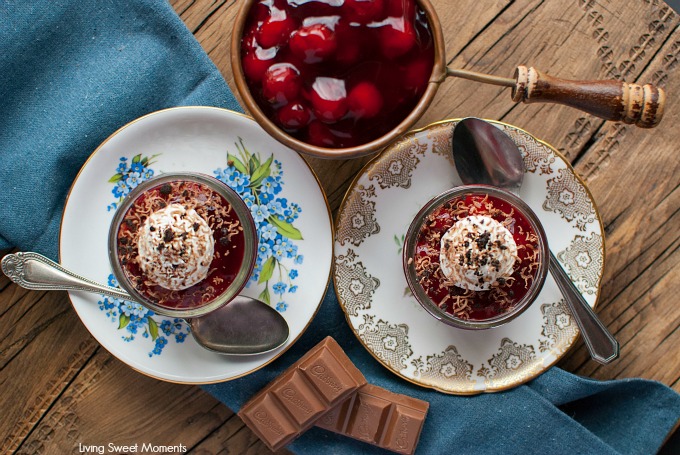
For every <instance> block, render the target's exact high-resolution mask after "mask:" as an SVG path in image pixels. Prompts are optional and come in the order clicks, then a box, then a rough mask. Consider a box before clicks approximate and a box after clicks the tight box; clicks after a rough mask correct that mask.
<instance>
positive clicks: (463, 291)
mask: <svg viewBox="0 0 680 455" xmlns="http://www.w3.org/2000/svg"><path fill="white" fill-rule="evenodd" d="M403 261H404V270H405V273H406V278H407V281H408V283H409V287H410V288H411V291H412V292H413V294H414V296H415V297H416V299H417V300H418V301H419V302H420V304H421V305H422V306H423V307H424V308H425V309H426V310H427V311H428V312H430V313H431V314H432V315H433V316H435V317H436V318H437V319H439V320H441V321H443V322H445V323H447V324H450V325H453V326H456V327H461V328H469V329H478V328H490V327H495V326H498V325H500V324H503V323H505V322H508V321H509V320H511V319H513V318H515V317H517V316H518V315H519V314H521V313H522V312H523V311H524V310H525V309H526V308H527V307H528V306H529V305H530V304H531V303H532V302H533V301H534V300H535V298H536V297H537V296H538V294H539V292H540V290H541V289H542V287H543V283H544V281H545V278H546V275H547V272H548V244H547V239H546V236H545V232H544V231H543V228H542V226H541V224H540V222H539V220H538V218H537V217H536V215H535V214H534V212H533V211H532V210H531V209H530V208H529V206H528V205H527V204H526V203H525V202H524V201H522V200H521V199H519V198H518V197H516V196H514V195H512V194H510V193H508V192H506V191H503V190H500V189H497V188H493V187H488V186H484V185H466V186H461V187H457V188H454V189H452V190H449V191H447V192H445V193H443V194H441V195H439V196H437V197H436V198H434V199H433V200H432V201H430V202H429V203H428V204H426V206H425V207H424V208H423V209H422V210H421V211H420V212H419V213H418V215H417V216H416V217H415V219H414V220H413V222H412V224H411V226H410V228H409V230H408V234H407V236H406V242H405V246H404V256H403Z"/></svg>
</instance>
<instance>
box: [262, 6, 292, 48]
mask: <svg viewBox="0 0 680 455" xmlns="http://www.w3.org/2000/svg"><path fill="white" fill-rule="evenodd" d="M277 11H280V10H277ZM296 28H297V24H296V23H295V20H293V18H291V17H287V16H286V15H285V12H283V14H282V15H274V14H272V15H271V16H269V17H268V18H267V19H266V20H265V21H264V22H263V23H262V25H261V26H260V28H259V29H258V31H257V42H258V43H260V46H262V47H264V48H267V47H274V46H283V45H284V44H286V43H287V42H288V37H289V36H290V34H291V33H292V32H293V31H294V30H295V29H296Z"/></svg>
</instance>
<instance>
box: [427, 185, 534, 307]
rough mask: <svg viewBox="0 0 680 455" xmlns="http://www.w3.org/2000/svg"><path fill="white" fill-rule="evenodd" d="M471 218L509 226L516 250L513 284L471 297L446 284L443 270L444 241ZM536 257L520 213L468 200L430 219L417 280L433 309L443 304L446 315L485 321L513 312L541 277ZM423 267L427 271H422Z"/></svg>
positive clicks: (489, 201)
mask: <svg viewBox="0 0 680 455" xmlns="http://www.w3.org/2000/svg"><path fill="white" fill-rule="evenodd" d="M471 215H483V216H488V217H490V218H493V219H495V220H496V221H498V222H499V223H501V224H504V225H506V227H507V228H508V230H509V231H510V233H511V234H512V237H513V239H514V240H515V243H516V244H517V247H518V252H517V255H518V260H517V261H515V266H514V268H513V273H512V275H511V278H510V279H508V280H507V282H504V283H503V284H502V285H500V286H499V287H498V289H497V290H488V291H468V290H464V289H462V288H459V287H457V286H447V285H446V284H444V283H445V282H446V280H445V279H444V276H443V274H442V273H441V271H440V269H439V255H440V251H441V237H442V236H443V235H444V234H445V233H446V231H447V230H449V228H450V227H451V226H453V224H454V223H455V222H456V221H458V220H459V219H461V218H465V217H467V216H471ZM537 251H538V236H537V234H536V232H535V230H534V229H533V227H532V225H531V223H530V222H529V220H528V219H527V218H526V217H525V216H524V215H522V213H521V212H520V211H518V210H517V209H516V208H514V207H513V206H512V205H510V204H509V203H508V202H506V201H503V200H501V199H498V198H495V197H493V196H489V195H483V196H482V195H467V196H462V197H457V198H453V199H451V200H450V201H448V202H446V203H444V204H443V205H441V206H440V207H438V208H437V209H435V210H434V211H433V212H432V213H431V214H430V216H428V217H427V218H426V221H425V222H424V223H423V226H422V227H421V228H420V231H419V233H418V237H417V241H416V258H415V263H416V275H417V277H418V281H419V282H420V284H421V286H422V287H423V290H424V291H425V293H426V294H427V296H428V297H429V298H430V299H431V300H432V301H433V302H434V303H435V304H440V302H444V304H443V305H439V306H440V308H442V309H443V310H444V311H446V312H447V313H449V314H451V315H453V316H455V317H458V318H459V319H466V320H476V321H482V320H486V319H490V318H494V317H497V316H500V315H502V314H504V313H506V312H508V311H511V310H512V309H513V308H514V307H515V305H516V304H517V303H519V302H520V301H521V300H522V299H523V298H524V296H525V295H526V294H527V292H529V289H530V288H531V286H532V284H533V282H534V280H535V278H536V273H537V272H538V262H537ZM423 259H424V260H423ZM421 261H422V262H421ZM419 263H423V264H427V266H426V267H423V268H420V267H418V265H417V264H419ZM500 297H502V298H500ZM463 300H465V301H467V302H468V303H467V304H466V305H465V306H466V307H467V309H466V310H465V311H462V310H461V307H460V302H461V301H463ZM456 305H459V306H458V307H456Z"/></svg>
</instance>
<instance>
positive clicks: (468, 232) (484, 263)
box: [439, 215, 517, 291]
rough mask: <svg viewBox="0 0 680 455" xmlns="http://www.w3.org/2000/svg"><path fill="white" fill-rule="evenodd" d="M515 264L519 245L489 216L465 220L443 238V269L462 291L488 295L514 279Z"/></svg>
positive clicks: (440, 263) (460, 221)
mask: <svg viewBox="0 0 680 455" xmlns="http://www.w3.org/2000/svg"><path fill="white" fill-rule="evenodd" d="M515 261H517V244H516V243H515V240H514V239H513V238H512V234H511V233H510V231H508V230H507V229H506V228H505V226H503V225H502V224H501V223H499V222H498V221H496V220H494V219H493V218H489V217H487V216H481V215H473V216H468V217H466V218H461V219H460V220H458V221H457V222H456V223H455V224H454V225H453V226H451V227H450V228H449V230H447V231H446V233H445V234H444V235H443V236H442V238H441V250H440V254H439V265H440V267H441V270H442V272H443V273H444V275H445V276H446V278H447V279H448V280H449V281H450V282H451V284H452V285H454V286H458V287H459V288H463V289H468V290H473V291H487V290H489V289H491V287H493V286H497V285H498V284H502V282H503V280H505V279H507V278H509V277H510V276H511V275H512V272H513V267H514V265H515ZM499 280H500V282H499Z"/></svg>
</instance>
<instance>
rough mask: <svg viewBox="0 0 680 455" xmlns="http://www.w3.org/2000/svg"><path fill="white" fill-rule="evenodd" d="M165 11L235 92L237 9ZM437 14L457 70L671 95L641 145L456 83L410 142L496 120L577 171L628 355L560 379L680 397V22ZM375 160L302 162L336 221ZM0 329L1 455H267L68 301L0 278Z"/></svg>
mask: <svg viewBox="0 0 680 455" xmlns="http://www.w3.org/2000/svg"><path fill="white" fill-rule="evenodd" d="M170 3H171V4H172V6H173V7H174V8H175V10H176V11H177V13H178V14H179V15H180V17H181V18H182V20H183V21H184V22H185V24H186V25H187V27H188V28H189V30H190V31H191V32H192V33H193V34H194V35H195V36H196V38H197V40H198V41H199V42H200V43H201V45H202V46H203V48H204V49H205V50H206V52H207V53H208V55H209V56H210V58H211V59H212V61H213V62H214V63H215V65H216V66H217V68H218V69H219V70H220V72H221V73H222V75H223V76H224V77H225V79H226V80H227V82H228V83H229V84H230V86H231V87H232V89H233V88H234V85H233V78H232V76H231V70H230V64H229V58H230V56H229V42H230V35H231V27H232V23H233V19H234V17H235V15H236V12H237V9H238V7H239V2H238V1H236V0H214V1H211V0H195V1H194V0H171V1H170ZM432 3H433V4H434V6H435V8H436V9H437V12H438V16H439V19H440V20H441V22H442V27H443V30H444V35H445V38H446V49H447V58H448V63H449V65H450V66H451V67H452V68H462V69H468V70H473V71H479V72H485V73H490V74H495V75H498V76H503V77H512V75H513V72H514V69H515V67H516V66H517V65H520V64H524V65H528V66H535V67H537V68H541V69H542V70H544V71H545V72H546V73H548V74H551V75H553V76H558V77H561V78H565V79H577V80H589V79H601V78H612V79H617V80H625V81H628V82H636V83H640V84H644V83H653V84H658V85H659V86H661V87H664V88H665V89H666V91H667V93H668V95H669V99H668V102H667V111H666V113H665V118H664V120H663V122H662V123H661V124H660V125H659V126H658V127H657V128H656V129H654V130H642V129H639V128H636V127H634V126H628V125H623V124H618V123H610V122H604V121H602V120H601V119H598V118H596V117H593V116H590V115H588V114H583V113H581V112H579V111H576V110H573V109H571V108H568V107H565V106H559V105H547V104H542V105H538V104H535V105H516V104H515V103H513V102H512V101H511V94H510V90H509V89H504V88H500V87H496V86H490V85H483V84H479V83H475V82H470V81H466V80H461V79H450V80H448V81H446V82H444V83H443V84H442V86H441V87H440V89H439V91H438V92H437V95H436V97H435V99H434V100H433V102H432V104H431V105H430V108H429V109H428V110H427V112H426V113H425V115H424V117H423V118H422V119H421V120H420V122H419V123H418V125H417V126H424V125H427V124H429V123H432V122H434V121H438V120H442V119H445V118H458V117H464V116H480V117H484V118H492V119H499V120H502V121H504V122H507V123H512V124H515V125H518V126H520V127H522V128H524V129H526V130H527V131H529V132H531V133H532V134H534V135H535V136H537V137H539V138H541V139H543V140H546V141H547V142H549V143H551V144H553V145H554V146H555V147H556V148H557V149H558V150H560V151H561V152H562V153H563V154H564V155H565V156H566V157H567V158H568V159H569V160H570V161H571V162H572V163H573V164H574V166H575V169H576V171H577V172H578V173H579V174H580V175H581V176H582V177H583V178H584V179H585V181H586V182H587V184H588V186H589V188H590V190H591V192H592V194H593V197H594V199H595V201H596V204H597V206H598V209H599V212H600V214H601V216H602V218H603V219H604V222H605V227H606V267H605V275H604V280H603V287H602V290H601V298H600V301H599V305H598V308H597V312H598V314H599V315H600V317H601V318H602V319H603V321H604V322H605V324H607V325H608V326H609V327H610V328H611V330H612V331H613V332H614V333H615V334H616V336H617V338H618V339H619V341H620V343H621V345H622V349H621V358H620V359H619V360H617V361H615V362H614V363H613V364H611V365H609V366H600V365H598V364H596V363H595V362H593V361H591V360H589V358H588V354H587V351H586V349H585V346H584V345H583V343H582V342H581V341H579V342H578V343H577V344H576V346H575V347H574V349H572V350H571V352H570V353H569V354H567V355H566V356H565V357H564V359H562V360H561V361H560V363H559V366H561V367H563V368H565V369H567V370H569V371H572V372H574V373H577V374H581V375H585V376H590V377H594V378H598V379H615V378H626V377H644V378H648V379H654V380H658V381H661V382H663V383H665V384H668V385H669V386H671V387H673V388H674V389H675V390H677V391H680V356H678V355H677V353H678V352H680V330H678V327H680V305H677V298H678V297H677V296H678V295H680V279H679V278H680V274H679V272H678V270H680V230H679V229H678V225H680V158H678V156H679V155H678V151H677V144H678V143H680V130H679V129H678V128H676V125H677V124H678V121H679V120H680V106H678V103H677V101H676V100H677V96H678V94H680V82H679V79H680V78H678V61H679V58H680V30H679V28H678V25H679V24H680V18H679V17H678V16H677V15H676V14H675V13H674V12H673V11H672V10H671V9H670V8H669V7H668V6H667V5H666V4H665V3H663V2H662V1H658V0H632V1H624V0H601V1H597V0H568V1H564V2H557V1H547V0H514V1H513V0H498V1H486V2H480V1H477V0H459V1H456V2H451V1H450V0H432ZM454 5H455V6H454ZM369 159H370V158H362V159H357V160H344V161H340V160H321V159H312V158H309V159H308V162H309V163H310V165H311V166H312V167H313V168H314V170H315V171H316V173H317V175H318V177H319V179H320V181H321V183H322V185H323V188H324V190H325V191H326V194H327V195H328V199H329V201H330V204H331V207H332V209H333V211H334V212H335V211H336V210H337V208H338V206H339V204H340V202H341V200H342V197H343V195H344V193H345V191H346V189H347V188H348V186H349V184H350V183H351V181H352V179H353V178H354V177H355V175H356V174H357V172H358V171H359V170H360V169H361V168H362V167H363V165H364V164H365V163H366V162H367V161H368V160H369ZM0 322H2V323H1V324H0V384H1V385H2V386H3V390H4V392H3V394H2V395H0V408H1V409H2V410H3V412H2V413H1V414H0V452H2V453H12V452H15V453H22V454H23V453H25V454H33V453H46V454H51V453H78V443H82V444H103V443H108V442H113V443H117V444H135V443H139V444H141V443H144V442H151V443H157V444H165V445H170V444H175V443H176V444H184V445H186V446H187V448H188V451H189V453H192V454H201V455H203V454H227V453H238V454H260V453H268V450H267V449H266V447H264V445H263V444H262V443H261V442H260V441H259V440H258V439H257V438H256V437H255V436H254V435H253V434H252V432H250V430H248V428H246V427H245V426H244V425H243V423H242V422H241V421H240V419H238V417H236V416H235V415H234V414H233V413H232V412H231V411H230V410H229V409H227V408H226V407H225V406H224V405H222V404H221V403H219V402H217V401H216V400H215V399H214V398H212V397H211V396H209V395H208V394H206V393H205V392H203V391H202V390H201V389H200V388H198V387H193V386H184V385H176V384H168V383H162V382H159V381H156V380H153V379H151V378H148V377H146V376H144V375H142V374H139V373H137V372H135V371H133V370H131V369H130V368H128V367H127V366H126V365H124V364H123V363H122V362H120V361H119V360H117V359H115V358H113V357H112V356H111V355H110V354H109V353H108V352H107V351H106V350H104V349H103V348H101V347H99V345H98V344H97V342H96V341H95V340H94V339H93V338H92V337H91V336H90V334H89V333H88V332H87V330H86V329H85V328H84V326H83V325H82V324H81V322H80V320H79V319H78V317H77V315H76V314H75V312H74V311H73V309H72V307H71V305H70V303H69V302H68V298H67V295H66V294H65V293H63V292H54V293H44V292H34V291H25V290H23V289H20V288H17V287H16V286H15V285H13V284H10V283H9V281H8V280H7V279H6V278H5V277H4V276H0ZM8 391H9V392H8ZM282 453H286V452H285V450H284V451H282ZM669 453H670V452H669Z"/></svg>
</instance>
